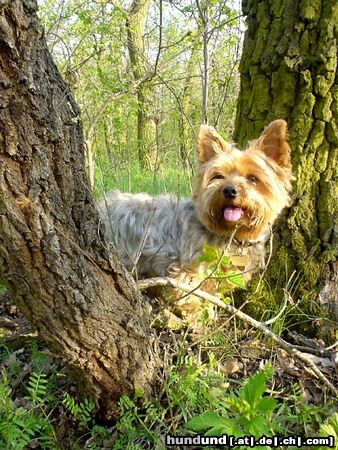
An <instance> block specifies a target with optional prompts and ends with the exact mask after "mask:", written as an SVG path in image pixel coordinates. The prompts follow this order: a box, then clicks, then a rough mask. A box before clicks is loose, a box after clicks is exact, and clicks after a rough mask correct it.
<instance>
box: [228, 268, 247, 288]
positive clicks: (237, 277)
mask: <svg viewBox="0 0 338 450" xmlns="http://www.w3.org/2000/svg"><path fill="white" fill-rule="evenodd" d="M226 279H227V280H228V281H229V282H230V283H231V284H234V285H235V286H237V287H239V288H241V289H245V288H246V282H245V279H244V276H243V275H242V274H241V273H238V272H234V271H229V272H228V274H227V276H226Z"/></svg>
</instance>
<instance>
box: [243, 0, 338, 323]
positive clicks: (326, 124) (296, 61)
mask: <svg viewBox="0 0 338 450" xmlns="http://www.w3.org/2000/svg"><path fill="white" fill-rule="evenodd" d="M243 12H244V14H246V15H247V27H248V28H247V31H246V34H245V39H244V46H243V55H242V59H241V64H240V73H241V90H240V95H239V100H238V110H237V119H236V132H235V139H236V141H238V142H239V143H240V144H245V143H246V142H247V141H248V140H249V139H252V138H254V137H256V136H258V135H259V134H260V132H261V131H262V129H263V127H264V126H265V125H266V124H267V123H269V122H270V121H271V120H273V119H275V118H286V119H287V120H288V123H289V128H290V142H291V148H292V152H293V153H292V157H293V165H294V173H295V175H296V181H295V184H294V197H293V205H292V209H290V210H289V211H288V212H287V214H286V216H285V217H284V219H283V222H282V223H281V225H280V227H279V229H278V235H279V237H280V241H281V243H280V245H279V248H278V251H277V253H276V254H275V255H274V258H273V263H272V264H271V267H270V269H269V273H268V275H269V277H268V282H269V283H270V285H271V286H272V287H273V286H276V285H279V286H280V285H282V286H285V284H286V281H287V279H288V278H289V277H290V276H291V274H292V273H293V272H294V271H295V277H294V278H293V285H294V287H295V289H296V288H298V291H297V292H298V298H303V299H306V300H308V301H311V299H314V298H316V299H317V298H318V294H319V293H320V295H319V298H320V300H321V301H322V302H323V303H327V304H328V305H327V306H328V308H329V310H330V316H331V318H332V320H333V322H331V323H330V324H329V329H331V331H332V329H333V328H334V326H333V323H334V321H335V320H337V318H338V306H337V302H338V300H337V279H338V268H337V263H336V262H335V258H336V256H337V253H336V252H337V243H338V242H337V230H336V229H335V226H334V220H335V212H336V211H337V210H336V207H337V198H338V189H337V182H336V179H337V178H336V177H337V167H338V161H337V146H338V122H337V121H338V109H337V105H338V85H337V77H338V73H337V41H338V3H337V1H336V0H322V1H305V0H304V1H296V2H295V1H291V0H282V1H278V2H276V1H273V0H269V1H262V0H244V1H243ZM319 324H320V325H322V324H321V322H319Z"/></svg>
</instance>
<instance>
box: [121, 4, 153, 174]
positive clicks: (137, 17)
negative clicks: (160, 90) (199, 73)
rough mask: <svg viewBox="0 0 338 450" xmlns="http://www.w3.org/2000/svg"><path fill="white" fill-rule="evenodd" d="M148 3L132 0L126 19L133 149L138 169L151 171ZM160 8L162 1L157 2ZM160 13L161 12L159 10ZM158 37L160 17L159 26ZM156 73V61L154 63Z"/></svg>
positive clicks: (151, 135)
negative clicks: (134, 135)
mask: <svg viewBox="0 0 338 450" xmlns="http://www.w3.org/2000/svg"><path fill="white" fill-rule="evenodd" d="M150 5H151V0H133V3H132V5H131V7H130V10H129V14H128V18H127V32H128V50H129V57H130V62H131V67H132V70H133V74H134V78H135V81H136V82H138V87H137V146H138V159H139V163H140V167H141V168H142V169H151V168H152V169H154V168H155V167H156V160H157V158H156V145H155V137H156V120H157V118H156V117H155V111H154V104H153V102H152V100H153V93H152V92H151V90H150V87H149V83H147V81H149V80H148V79H149V78H150V77H152V76H154V73H151V65H150V62H149V61H148V56H147V55H146V52H145V44H144V34H145V31H146V21H147V18H148V14H149V9H150ZM160 7H161V8H162V0H160ZM161 14H162V9H161ZM160 33H161V34H162V18H161V23H160ZM159 46H160V47H159V53H158V58H159V56H160V51H161V41H160V43H159ZM155 64H156V67H154V69H153V70H154V72H156V70H157V65H158V59H157V60H156V63H155Z"/></svg>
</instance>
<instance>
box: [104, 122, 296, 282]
mask: <svg viewBox="0 0 338 450" xmlns="http://www.w3.org/2000/svg"><path fill="white" fill-rule="evenodd" d="M293 178H294V177H293V175H292V167H291V152H290V146H289V143H288V129H287V123H286V122H285V121H284V120H281V119H279V120H275V121H273V122H271V123H270V124H269V125H268V126H267V127H266V128H265V129H264V131H263V133H262V134H261V136H260V137H259V138H258V139H256V140H254V141H252V142H251V143H249V145H248V147H247V148H246V149H245V150H239V149H237V148H236V146H235V145H233V144H229V143H227V142H225V141H224V140H223V138H222V137H221V136H220V135H219V134H218V133H217V131H216V130H215V129H214V128H213V127H211V126H208V125H202V126H201V128H200V132H199V137H198V174H197V184H196V189H195V192H194V194H193V196H192V198H188V199H184V198H182V199H180V198H177V197H176V196H173V195H158V196H155V197H152V196H150V195H147V194H144V193H140V194H128V193H121V192H120V191H118V190H114V191H112V192H110V193H108V194H107V195H106V197H105V199H104V201H102V202H101V203H100V205H99V211H100V214H101V217H102V220H103V221H104V223H105V225H106V229H107V230H108V231H109V233H110V235H111V236H110V237H111V239H112V240H113V241H114V242H115V246H116V249H117V252H118V255H119V257H120V259H121V260H122V262H123V264H124V265H125V266H126V268H127V269H128V270H129V271H130V272H132V273H133V274H134V275H135V276H136V277H140V276H142V277H156V276H159V277H163V276H181V277H182V276H189V277H190V276H191V273H194V272H195V273H197V272H198V269H199V262H198V261H199V257H200V256H201V255H202V254H203V248H204V246H205V244H208V245H209V246H212V247H216V248H218V249H220V250H222V251H224V252H225V253H226V254H228V255H229V256H230V258H231V262H232V264H233V265H234V266H236V267H237V268H238V267H241V270H242V271H243V273H245V274H246V278H247V279H248V278H250V276H251V274H252V273H253V272H254V271H255V270H257V269H258V268H259V267H262V266H263V265H264V247H265V243H266V241H267V240H268V239H269V235H270V232H271V227H272V225H273V223H274V222H275V220H276V219H277V217H278V216H279V214H280V213H281V211H282V210H283V208H284V207H285V206H287V204H288V201H289V195H290V192H291V182H292V180H293ZM241 261H242V262H241Z"/></svg>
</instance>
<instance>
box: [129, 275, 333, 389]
mask: <svg viewBox="0 0 338 450" xmlns="http://www.w3.org/2000/svg"><path fill="white" fill-rule="evenodd" d="M137 285H138V287H139V289H141V290H143V289H148V288H149V287H154V286H170V287H174V288H177V289H180V290H182V291H185V292H190V291H191V286H189V285H187V284H184V283H181V282H179V281H176V280H174V279H172V278H162V277H157V278H148V279H145V280H140V281H138V282H137ZM194 295H196V297H199V298H202V299H204V300H207V301H208V302H210V303H212V304H214V305H217V306H219V307H220V308H222V309H225V310H226V311H227V312H228V313H230V314H233V315H234V316H236V317H238V318H239V319H241V320H243V321H245V322H247V323H249V324H250V325H251V326H253V327H254V328H256V329H257V330H260V331H262V332H263V333H264V334H265V335H266V336H268V337H269V338H270V339H272V340H273V341H275V342H276V343H277V344H278V345H279V346H280V347H281V348H282V349H283V350H285V351H286V352H287V353H288V354H289V355H291V356H293V357H295V358H296V359H298V361H300V362H301V363H302V365H303V366H305V367H304V368H309V369H311V370H312V372H313V373H314V374H315V375H316V376H317V377H318V378H319V379H320V380H321V381H322V382H323V383H324V384H325V385H326V386H327V387H328V388H329V389H330V390H331V392H333V393H334V394H335V395H336V396H337V397H338V389H337V388H336V387H335V386H334V385H333V384H332V383H331V382H330V381H329V380H328V379H327V378H326V376H325V375H324V374H323V373H322V372H321V371H320V370H319V369H318V367H317V366H316V365H315V364H314V363H313V362H312V361H311V360H310V359H309V358H307V356H305V355H304V354H303V353H301V352H299V351H298V350H296V349H295V348H294V347H293V346H292V345H291V344H289V343H288V342H286V341H285V340H284V339H282V338H280V337H279V336H277V335H276V334H275V333H273V332H272V331H271V330H270V329H269V328H267V327H266V326H265V325H264V324H263V323H261V322H259V321H258V320H256V319H253V318H252V317H250V316H249V315H247V314H245V313H244V312H242V311H240V310H238V309H237V308H235V307H234V306H232V305H228V304H227V303H224V302H223V301H222V300H220V299H219V298H218V297H216V296H214V295H211V294H209V293H207V292H204V291H202V290H200V289H196V290H194Z"/></svg>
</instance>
